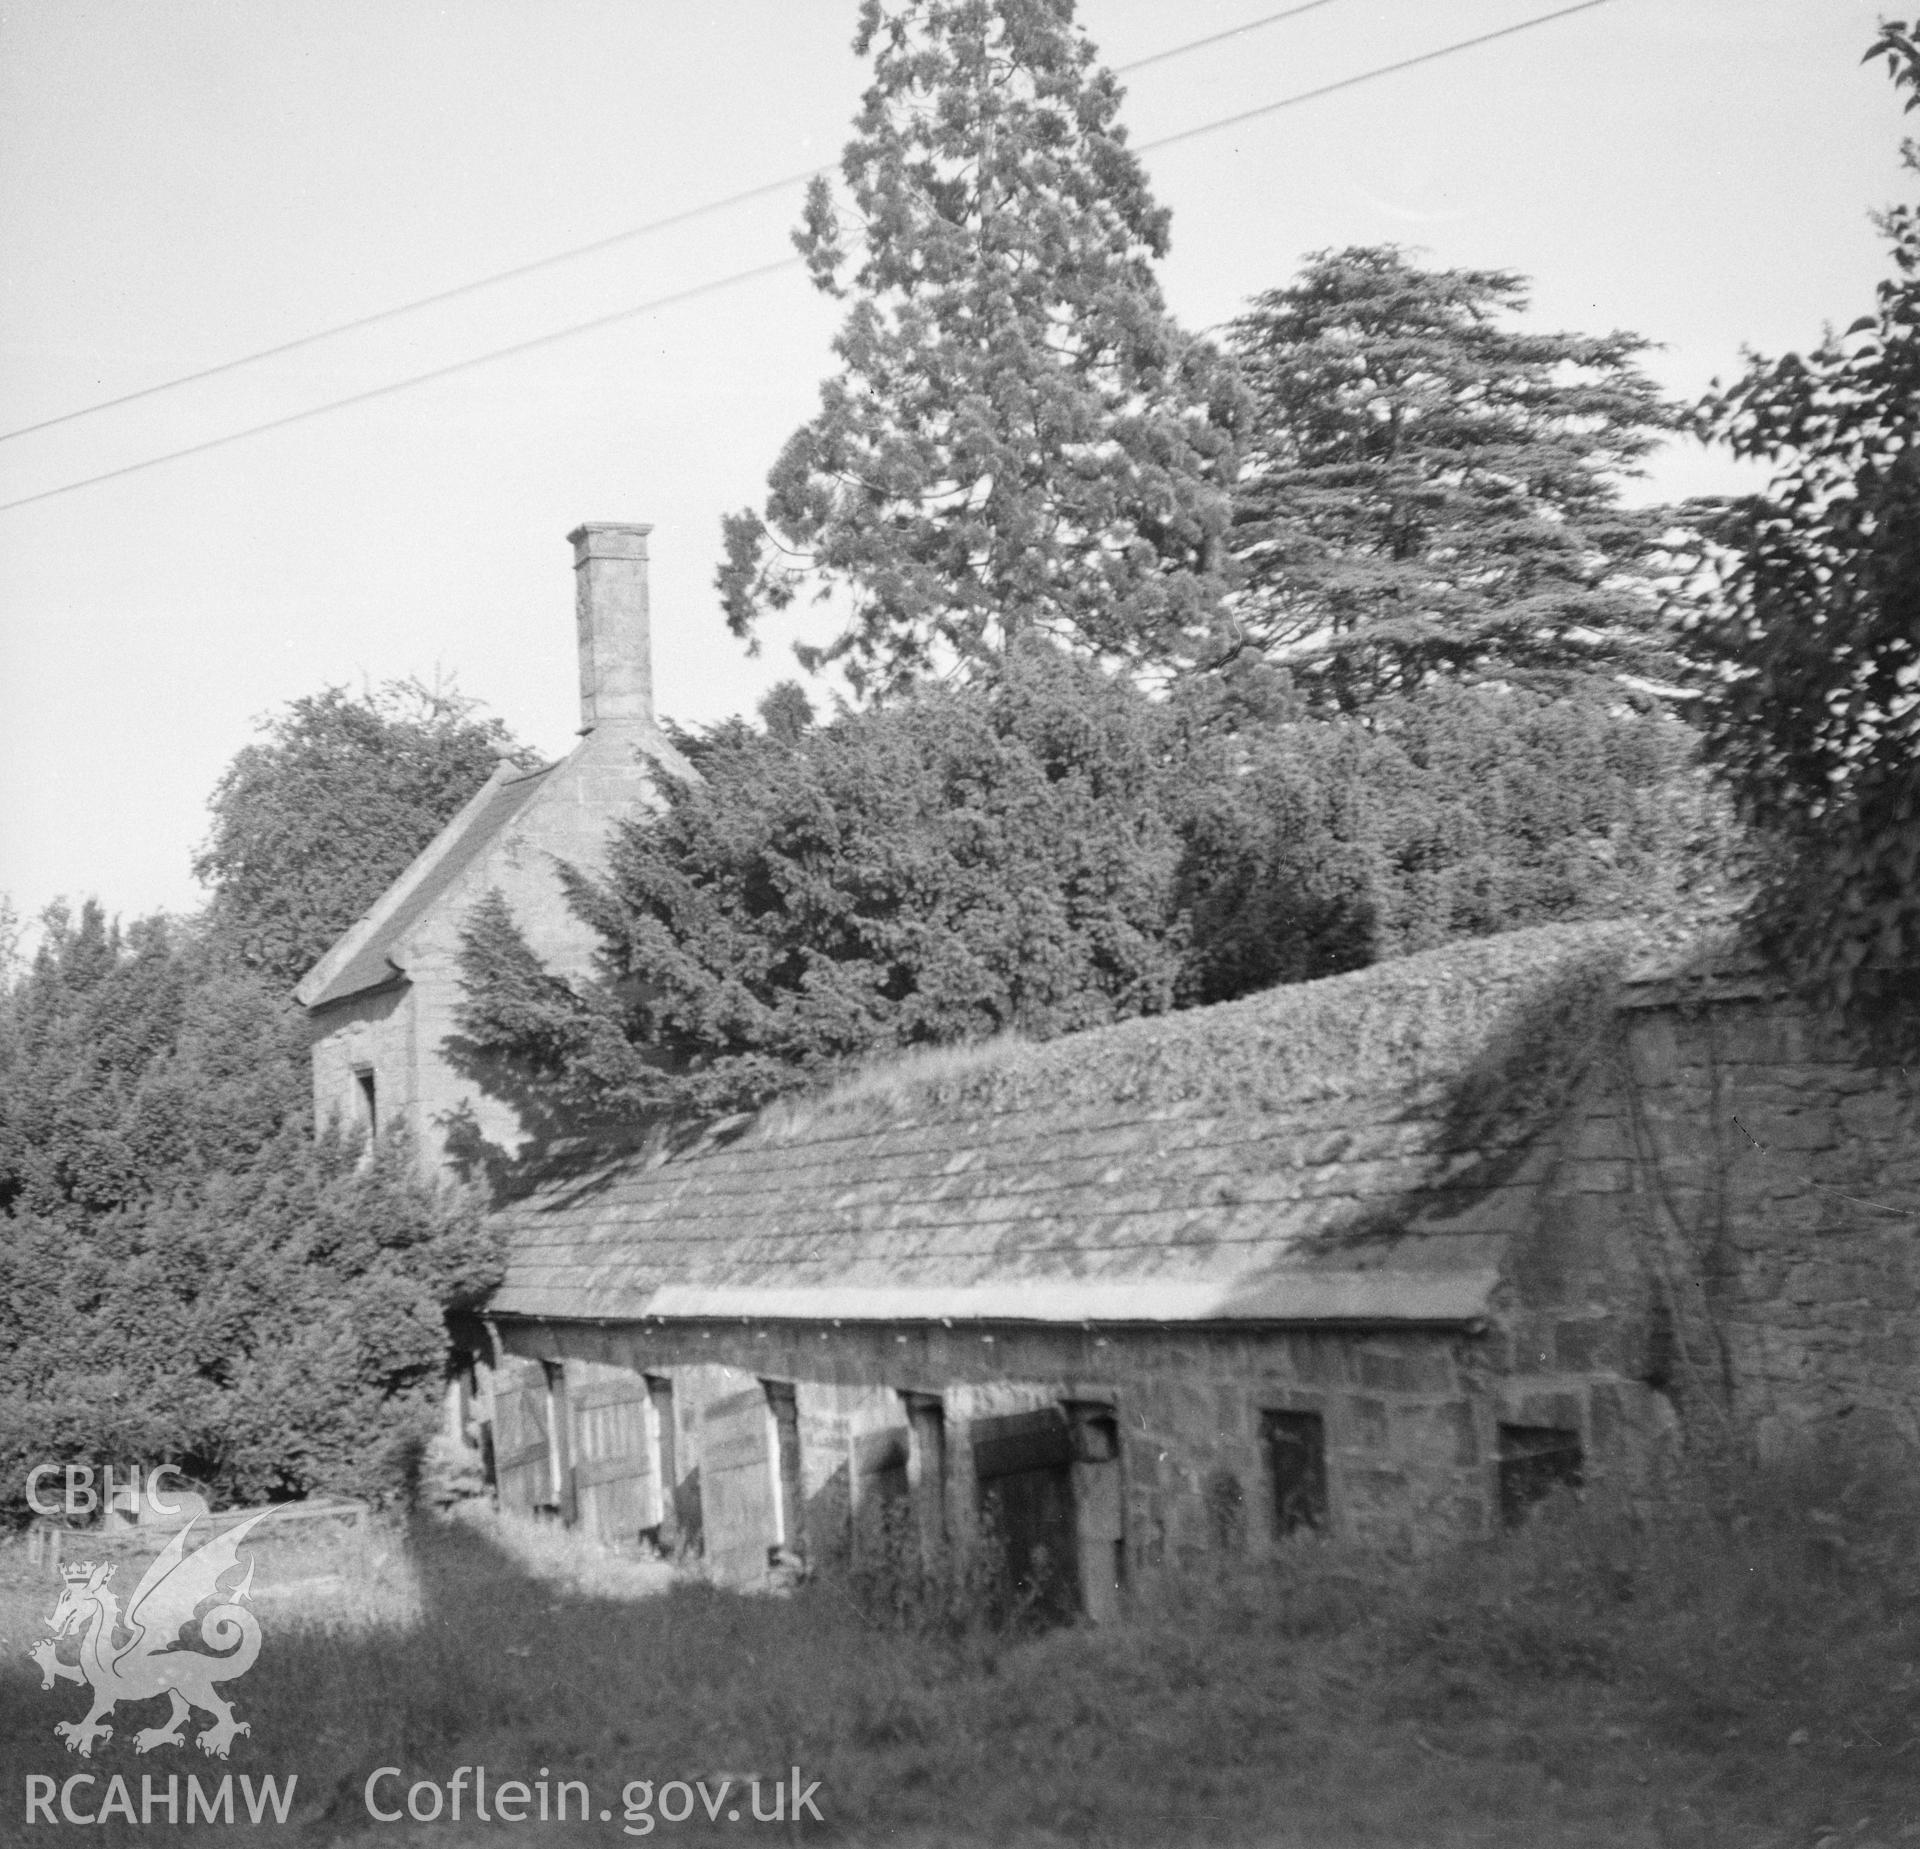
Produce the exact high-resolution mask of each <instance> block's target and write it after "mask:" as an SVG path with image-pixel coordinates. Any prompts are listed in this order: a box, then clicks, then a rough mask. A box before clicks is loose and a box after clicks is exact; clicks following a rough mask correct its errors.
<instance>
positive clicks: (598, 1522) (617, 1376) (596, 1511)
mask: <svg viewBox="0 0 1920 1849" xmlns="http://www.w3.org/2000/svg"><path fill="white" fill-rule="evenodd" d="M567 1412H568V1418H569V1421H570V1425H571V1432H570V1437H571V1441H572V1442H571V1444H570V1446H569V1452H570V1455H571V1459H572V1466H573V1498H574V1504H575V1507H576V1509H577V1511H578V1513H577V1516H576V1519H577V1521H578V1523H579V1525H580V1527H581V1528H583V1529H584V1530H585V1531H586V1532H587V1533H588V1534H591V1535H593V1536H594V1537H595V1538H596V1539H597V1540H601V1541H612V1542H626V1543H631V1542H633V1541H636V1540H638V1539H639V1536H640V1531H641V1529H643V1528H650V1527H653V1526H654V1525H655V1523H656V1522H657V1521H658V1519H659V1518H658V1516H657V1515H656V1514H655V1513H654V1480H653V1457H652V1446H651V1444H650V1443H649V1434H648V1430H647V1424H648V1417H647V1383H646V1380H645V1379H644V1377H642V1376H641V1375H639V1374H636V1373H634V1372H633V1371H632V1370H631V1369H629V1368H622V1367H607V1366H604V1365H602V1364H601V1363H599V1362H595V1361H570V1362H568V1363H567Z"/></svg>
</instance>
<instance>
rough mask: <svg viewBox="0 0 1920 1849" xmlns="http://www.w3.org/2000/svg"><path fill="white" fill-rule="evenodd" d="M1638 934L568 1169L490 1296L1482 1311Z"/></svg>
mask: <svg viewBox="0 0 1920 1849" xmlns="http://www.w3.org/2000/svg"><path fill="white" fill-rule="evenodd" d="M1632 948H1633V934H1632V932H1631V931H1629V930H1623V929H1622V928H1621V927H1594V926H1584V927H1559V928H1551V929H1545V930H1536V931H1527V932H1518V933H1514V934H1512V935H1510V936H1507V937H1503V938H1493V939H1486V940H1482V941H1480V942H1478V943H1472V944H1466V945H1456V946H1452V947H1450V948H1448V949H1446V950H1444V951H1439V952H1433V953H1429V954H1427V955H1425V956H1418V957H1410V958H1406V959H1403V960H1401V961H1398V962H1394V963H1388V964H1382V965H1378V966H1376V967H1375V968H1372V969H1369V970H1364V971H1360V972H1357V973H1355V974H1352V975H1346V976H1339V977H1333V978H1330V979H1327V980H1325V981H1321V982H1315V983H1308V984H1302V985H1299V986H1296V987H1292V988H1285V989H1276V990H1271V991H1268V992H1267V993H1265V994H1261V995H1256V996H1253V997H1250V998H1248V999H1245V1000H1242V1001H1238V1002H1233V1003H1227V1004H1223V1005H1220V1006H1217V1007H1212V1008H1205V1009H1196V1010H1193V1011H1191V1012H1188V1013H1184V1014H1176V1015H1167V1016H1160V1017H1157V1018H1154V1019H1151V1020H1142V1021H1133V1022H1128V1023H1125V1024H1123V1025H1120V1026H1117V1027H1112V1028H1105V1029H1101V1030H1097V1031H1095V1032H1090V1033H1083V1034H1076V1035H1072V1036H1068V1037H1066V1038H1064V1039H1060V1040H1055V1041H1052V1042H1049V1043H1047V1044H1044V1045H1037V1046H1036V1045H1029V1044H1025V1043H1014V1042H1006V1043H999V1044H996V1045H992V1046H988V1047H984V1048H974V1049H969V1050H966V1051H963V1052H954V1053H945V1054H936V1055H932V1056H930V1057H928V1058H925V1059H921V1060H917V1061H916V1060H909V1061H907V1062H905V1063H903V1064H901V1065H898V1066H895V1067H893V1068H890V1069H882V1070H879V1071H876V1072H874V1073H871V1074H868V1075H866V1076H864V1077H862V1078H860V1079H857V1080H856V1081H854V1082H853V1083H852V1084H850V1085H848V1086H845V1087H843V1088H841V1089H840V1090H839V1091H837V1092H832V1093H829V1094H827V1095H826V1096H824V1097H820V1098H816V1099H811V1100H804V1101H801V1102H799V1103H797V1104H792V1105H786V1106H778V1107H774V1108H771V1109H769V1110H768V1111H766V1112H763V1113H761V1114H760V1115H759V1116H757V1117H755V1118H752V1119H746V1120H736V1121H733V1122H731V1123H728V1124H725V1125H720V1126H716V1127H713V1128H711V1129H710V1130H708V1131H707V1132H706V1133H705V1134H703V1135H701V1136H699V1137H697V1138H695V1139H693V1140H691V1141H684V1140H683V1141H682V1142H680V1143H678V1144H675V1143H672V1142H670V1141H668V1140H666V1139H664V1138H663V1139H661V1140H658V1141H657V1142H656V1143H655V1144H654V1145H653V1146H651V1147H649V1148H645V1149H642V1150H640V1151H638V1152H633V1153H626V1154H614V1155H605V1156H601V1157H598V1158H596V1157H594V1156H592V1155H591V1154H586V1155H583V1154H581V1153H580V1152H577V1151H576V1152H572V1153H571V1154H570V1155H569V1157H568V1158H567V1159H566V1160H565V1161H555V1162H554V1163H552V1164H551V1166H550V1171H549V1172H548V1174H547V1175H546V1176H545V1178H544V1179H541V1180H538V1181H536V1182H535V1183H534V1184H533V1185H532V1186H531V1188H530V1190H529V1191H528V1192H527V1193H526V1195H525V1196H524V1197H523V1198H522V1199H521V1200H519V1201H518V1202H516V1203H515V1204H513V1205H512V1206H510V1207H508V1208H506V1209H504V1210H503V1213H504V1217H505V1220H506V1224H507V1228H508V1232H509V1258H508V1263H507V1270H506V1276H505V1279H504V1281H503V1283H502V1285H501V1287H500V1289H499V1291H498V1292H497V1293H496V1295H495V1297H494V1299H493V1302H492V1304H491V1306H490V1307H491V1311H492V1313H493V1314H495V1315H496V1316H501V1317H507V1318H526V1319H558V1320H588V1321H628V1320H644V1319H649V1318H666V1319H674V1320H681V1319H690V1320H708V1319H733V1318H743V1317H744V1318H755V1319H759V1318H766V1319H801V1320H840V1321H850V1320H878V1321H887V1322H931V1321H947V1320H960V1319H970V1320H991V1321H1016V1322H1019V1321H1025V1322H1036V1321H1037V1322H1056V1321H1066V1322H1075V1323H1085V1322H1101V1323H1168V1322H1182V1323H1184V1322H1240V1321H1259V1322H1282V1323H1284V1322H1303V1323H1328V1322H1331V1323H1348V1324H1368V1323H1407V1322H1412V1323H1431V1324H1466V1323H1471V1322H1473V1321H1475V1320H1477V1319H1478V1318H1480V1317H1481V1316H1483V1315H1484V1314H1485V1313H1486V1311H1487V1308H1488V1302H1489V1298H1490V1295H1491V1293H1492V1291H1493V1289H1494V1286H1495V1284H1496V1282H1497V1274H1498V1268H1499V1265H1500V1260H1501V1255H1502V1251H1503V1248H1504V1244H1505V1240H1506V1237H1507V1235H1508V1233H1509V1232H1510V1231H1512V1230H1513V1229H1515V1228H1517V1227H1518V1226H1520V1225H1523V1224H1525V1223H1526V1220H1527V1218H1528V1216H1529V1215H1530V1213H1531V1212H1532V1209H1533V1205H1534V1197H1535V1190H1536V1189H1537V1186H1538V1182H1539V1177H1540V1175H1541V1173H1542V1172H1543V1162H1542V1159H1541V1154H1540V1150H1541V1146H1542V1141H1543V1137H1542V1132H1543V1130H1545V1129H1547V1128H1548V1127H1549V1126H1550V1125H1551V1124H1553V1123H1555V1122H1557V1121H1558V1115H1559V1111H1560V1108H1561V1105H1562V1103H1563V1101H1564V1099H1565V1097H1566V1096H1567V1094H1568V1089H1569V1087H1570V1086H1571V1084H1572V1083H1574V1082H1575V1081H1576V1080H1577V1077H1578V1073H1579V1071H1580V1070H1581V1069H1582V1061H1583V1053H1582V1048H1583V1046H1584V1045H1586V1044H1588V1043H1589V1042H1590V1037H1591V1033H1592V1031H1593V1028H1594V1024H1595V1023H1596V1022H1597V1021H1600V1020H1602V1019H1604V1018H1605V1016H1606V1015H1607V1014H1608V1013H1609V1012H1610V1010H1611V1007H1612V1005H1613V995H1614V992H1615V985H1616V983H1617V979H1618V976H1619V974H1620V971H1621V968H1622V965H1623V963H1624V961H1625V959H1626V957H1627V956H1628V955H1629V954H1630V953H1631V951H1632Z"/></svg>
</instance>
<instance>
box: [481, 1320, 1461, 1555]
mask: <svg viewBox="0 0 1920 1849" xmlns="http://www.w3.org/2000/svg"><path fill="white" fill-rule="evenodd" d="M831 1333H832V1339H831V1340H826V1339H823V1337H822V1332H820V1331H818V1330H812V1329H808V1328H805V1327H801V1326H793V1325H785V1326H783V1325H775V1324H736V1325H712V1326H705V1327H701V1326H687V1325H666V1324H662V1325H633V1324H626V1325H617V1324H616V1325H601V1326H589V1325H584V1324H569V1323H554V1324H537V1323H531V1324H520V1323H507V1324H504V1325H502V1328H501V1334H502V1336H503V1338H504V1339H505V1341H506V1343H507V1345H508V1347H509V1348H510V1349H511V1351H512V1352H515V1353H519V1354H526V1355H539V1356H542V1357H544V1358H562V1357H572V1358H576V1359H583V1360H593V1361H601V1362H610V1363H613V1364H614V1365H618V1366H624V1367H628V1368H632V1369H634V1370H635V1371H640V1372H646V1373H652V1374H666V1375H669V1376H673V1377H676V1378H678V1377H679V1376H681V1375H682V1374H683V1373H689V1372H692V1371H695V1370H700V1369H703V1368H713V1367H725V1368H729V1369H735V1370H738V1371H739V1372H738V1375H736V1376H735V1378H742V1379H744V1378H746V1377H748V1376H751V1377H757V1378H760V1379H772V1380H791V1381H795V1382H797V1383H799V1387H800V1393H799V1404H800V1408H801V1415H802V1433H803V1450H804V1455H805V1459H806V1478H807V1493H808V1502H809V1505H810V1506H809V1523H810V1526H811V1527H812V1529H813V1530H814V1532H813V1534H812V1535H811V1537H810V1542H811V1544H812V1545H814V1546H822V1545H830V1544H831V1540H832V1537H831V1536H830V1535H828V1534H827V1533H826V1532H825V1530H826V1528H827V1527H829V1526H831V1525H833V1524H835V1523H838V1522H840V1521H841V1520H842V1519H843V1517H842V1515H841V1514H840V1513H839V1511H841V1510H842V1509H843V1508H844V1506H845V1502H846V1498H847V1494H848V1488H847V1486H848V1485H849V1471H848V1460H849V1457H850V1455H851V1453H850V1449H849V1448H850V1447H851V1446H852V1445H853V1444H854V1443H855V1442H857V1441H858V1440H859V1439H861V1438H862V1437H866V1436H869V1435H871V1434H872V1433H874V1432H875V1431H878V1430H881V1429H884V1428H886V1427H888V1426H889V1425H895V1426H898V1425H903V1424H904V1412H903V1411H902V1410H901V1408H902V1402H901V1401H900V1399H899V1394H900V1393H901V1392H902V1391H903V1390H905V1391H912V1392H916V1393H923V1394H927V1395H928V1396H929V1397H933V1398H937V1399H938V1400H939V1402H940V1405H941V1407H942V1409H943V1412H944V1415H945V1424H946V1430H947V1432H948V1435H949V1438H948V1456H949V1470H950V1473H951V1475H950V1481H949V1485H948V1495H949V1497H950V1498H951V1502H950V1506H951V1507H952V1508H953V1509H954V1510H955V1511H956V1513H958V1512H962V1511H964V1510H965V1509H966V1508H967V1507H968V1506H969V1505H970V1501H971V1478H970V1474H969V1470H968V1465H967V1457H968V1447H967V1442H966V1434H967V1430H968V1427H969V1425H970V1424H971V1423H972V1422H973V1421H975V1420H977V1419H980V1418H984V1417H991V1416H993V1415H995V1414H996V1413H1001V1412H1005V1411H1008V1410H1019V1409H1025V1408H1028V1407H1032V1406H1036V1405H1045V1404H1060V1403H1064V1402H1067V1401H1074V1402H1082V1403H1086V1402H1091V1403H1095V1404H1101V1405H1106V1406H1110V1407H1111V1408H1112V1410H1113V1413H1114V1415H1115V1420H1116V1423H1117V1425H1118V1428H1119V1431H1120V1435H1121V1465H1122V1470H1123V1476H1124V1492H1125V1532H1126V1542H1127V1550H1128V1558H1129V1560H1130V1562H1131V1563H1132V1565H1133V1566H1134V1568H1135V1569H1136V1570H1139V1571H1144V1572H1152V1571H1154V1570H1156V1569H1159V1568H1161V1567H1168V1566H1171V1567H1181V1568H1190V1567H1193V1566H1196V1565H1198V1564H1200V1563H1201V1562H1203V1561H1204V1560H1205V1559H1206V1558H1208V1557H1210V1556H1232V1555H1239V1554H1262V1553H1266V1552H1269V1551H1271V1549H1272V1548H1273V1547H1274V1545H1275V1544H1276V1535H1275V1526H1274V1520H1273V1514H1272V1507H1273V1504H1272V1485H1271V1481H1270V1478H1269V1474H1268V1462H1267V1459H1266V1457H1265V1455H1264V1454H1263V1451H1262V1435H1261V1414H1262V1413H1263V1412H1268V1411H1273V1412H1310V1413H1317V1414H1319V1415H1320V1416H1321V1418H1322V1419H1323V1420H1324V1429H1325V1437H1326V1466H1327V1490H1328V1511H1329V1516H1330V1526H1331V1527H1332V1529H1333V1531H1334V1532H1335V1533H1338V1534H1343V1535H1350V1536H1354V1537H1358V1538H1366V1539H1371V1540H1376V1541H1381V1542H1386V1543H1389V1544H1395V1545H1407V1544H1416V1543H1417V1542H1419V1541H1420V1540H1422V1539H1429V1538H1434V1537H1438V1536H1442V1535H1447V1534H1459V1533H1463V1532H1466V1533H1471V1532H1478V1531H1480V1530H1482V1529H1484V1528H1485V1527H1486V1526H1487V1525H1488V1523H1489V1521H1490V1520H1491V1507H1492V1496H1493V1488H1494V1485H1493V1459H1494V1430H1493V1427H1494V1408H1493V1405H1492V1402H1491V1401H1490V1400H1489V1398H1488V1396H1487V1395H1486V1394H1485V1392H1484V1391H1482V1387H1483V1384H1484V1376H1485V1373H1486V1368H1485V1362H1484V1358H1483V1357H1481V1356H1480V1355H1479V1354H1478V1352H1477V1350H1478V1348H1479V1345H1480V1344H1479V1338H1476V1337H1475V1336H1472V1335H1470V1334H1467V1333H1464V1332H1445V1331H1437V1330H1405V1331H1396V1332H1379V1333H1367V1332H1353V1331H1336V1330H1329V1331H1317V1332H1304V1331H1292V1332H1289V1331H1277V1330H1266V1331H1254V1332H1248V1333H1244V1334H1241V1333H1229V1332H1221V1331H1215V1330H1193V1331H1169V1330H1159V1329H1138V1330H1110V1331H1106V1332H1104V1333H1095V1332H1094V1331H1092V1330H1088V1329H1061V1330H1048V1329H1035V1328H1032V1327H1020V1326H1012V1325H1002V1326H1000V1327H998V1328H995V1329H991V1330H960V1329H951V1330H949V1329H938V1328H936V1329H925V1328H917V1329H914V1330H911V1331H908V1330H905V1329H894V1328H889V1327H866V1328H857V1327H853V1326H842V1327H840V1328H838V1329H835V1330H833V1331H832V1332H831Z"/></svg>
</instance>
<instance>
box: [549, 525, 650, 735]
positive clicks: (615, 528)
mask: <svg viewBox="0 0 1920 1849" xmlns="http://www.w3.org/2000/svg"><path fill="white" fill-rule="evenodd" d="M652 531H653V528H652V527H650V526H639V525H629V524H626V523H624V522H621V521H613V520H596V521H590V522H589V523H588V524H587V525H585V526H581V527H575V528H574V530H573V531H572V532H571V533H569V534H568V535H567V539H568V541H569V542H570V543H571V545H572V546H573V577H574V611H575V616H576V620H577V623H578V627H579V635H580V730H581V731H582V732H591V731H594V730H595V729H596V728H598V727H600V726H604V725H618V724H633V723H635V722H639V723H643V724H646V725H651V724H652V723H653V654H652V649H653V635H652V625H651V621H650V618H649V615H648V610H647V535H648V534H649V533H651V532H652Z"/></svg>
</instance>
